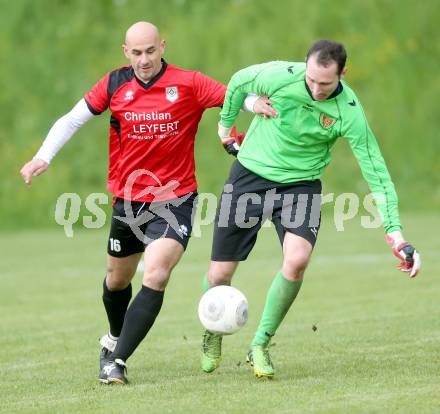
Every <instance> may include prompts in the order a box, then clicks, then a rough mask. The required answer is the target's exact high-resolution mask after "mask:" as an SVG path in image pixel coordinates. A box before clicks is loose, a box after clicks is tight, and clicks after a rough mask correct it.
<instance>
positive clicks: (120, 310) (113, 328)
mask: <svg viewBox="0 0 440 414" xmlns="http://www.w3.org/2000/svg"><path fill="white" fill-rule="evenodd" d="M130 299H131V283H130V284H129V285H128V286H127V287H126V288H125V289H122V290H113V291H111V290H109V289H108V287H107V284H106V283H105V279H104V285H103V293H102V301H103V302H104V307H105V311H106V312H107V318H108V323H109V324H110V333H111V335H112V336H115V337H118V336H119V335H120V334H121V330H122V325H123V323H124V317H125V312H126V311H127V307H128V304H129V303H130Z"/></svg>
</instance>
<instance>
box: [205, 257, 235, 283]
mask: <svg viewBox="0 0 440 414" xmlns="http://www.w3.org/2000/svg"><path fill="white" fill-rule="evenodd" d="M236 267H237V266H236V264H235V263H229V262H215V263H211V266H210V267H209V270H208V282H209V285H210V286H218V285H229V284H230V283H231V279H232V276H233V275H234V271H235V269H236Z"/></svg>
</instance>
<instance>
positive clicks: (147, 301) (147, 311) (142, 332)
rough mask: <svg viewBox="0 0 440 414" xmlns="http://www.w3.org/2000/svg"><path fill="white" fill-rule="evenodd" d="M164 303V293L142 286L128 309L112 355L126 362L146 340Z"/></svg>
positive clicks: (113, 357) (112, 357)
mask: <svg viewBox="0 0 440 414" xmlns="http://www.w3.org/2000/svg"><path fill="white" fill-rule="evenodd" d="M162 302H163V292H160V291H158V290H153V289H150V288H148V287H146V286H142V288H141V290H140V291H139V293H138V294H137V295H136V297H135V298H134V299H133V302H132V303H131V305H130V307H129V308H128V309H127V312H126V314H125V319H124V325H123V327H122V332H121V335H120V337H119V340H118V344H117V345H116V348H115V350H114V352H113V353H112V355H111V359H113V360H115V359H116V358H119V359H122V360H123V361H126V360H127V359H128V358H129V357H130V355H131V354H132V353H133V352H134V350H135V349H136V348H137V347H138V345H139V344H140V343H141V341H142V340H143V339H144V338H145V336H146V335H147V333H148V331H149V330H150V328H151V327H152V326H153V323H154V321H155V319H156V316H157V315H158V314H159V311H160V308H161V307H162Z"/></svg>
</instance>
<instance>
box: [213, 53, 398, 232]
mask: <svg viewBox="0 0 440 414" xmlns="http://www.w3.org/2000/svg"><path fill="white" fill-rule="evenodd" d="M305 69H306V64H305V63H302V62H281V61H275V62H269V63H263V64H260V65H254V66H250V67H248V68H245V69H242V70H240V71H239V72H237V73H236V74H235V75H234V76H233V77H232V78H231V80H230V82H229V84H228V89H227V93H226V97H225V101H224V105H223V109H222V111H221V114H220V117H221V119H220V123H221V124H222V125H223V126H225V127H231V126H232V125H233V124H234V121H235V119H236V117H237V115H238V113H239V111H240V108H241V107H242V105H243V101H244V99H245V98H246V96H247V94H250V93H255V94H258V95H266V96H269V97H270V99H271V101H272V104H273V107H274V108H275V109H276V110H277V112H278V117H277V118H268V119H264V118H262V117H259V116H256V117H255V118H254V119H253V121H252V123H251V125H250V127H249V129H248V131H247V133H246V138H245V140H244V142H243V144H242V146H241V148H240V151H239V153H238V160H239V161H240V163H241V164H242V165H243V166H245V167H246V168H247V169H249V170H250V171H252V172H254V173H255V174H257V175H259V176H261V177H264V178H266V179H268V180H271V181H274V182H277V183H292V182H297V181H303V180H314V179H317V178H320V177H321V175H322V173H323V171H324V169H325V167H326V166H327V165H328V164H329V162H330V159H331V149H332V147H333V145H334V144H335V142H336V139H337V138H339V137H344V138H346V139H347V140H348V142H349V144H350V147H351V149H352V151H353V153H354V155H355V157H356V159H357V161H358V163H359V166H360V168H361V171H362V175H363V177H364V178H365V180H366V181H367V183H368V185H369V187H370V190H371V192H372V193H373V194H374V198H375V201H376V204H377V206H378V208H379V211H380V213H381V216H382V219H383V222H384V227H385V230H386V231H387V232H390V231H393V230H400V229H401V225H400V220H399V212H398V207H397V195H396V191H395V189H394V185H393V182H392V181H391V177H390V175H389V173H388V170H387V167H386V165H385V161H384V159H383V157H382V155H381V153H380V150H379V146H378V144H377V142H376V138H375V137H374V135H373V133H372V131H371V129H370V127H369V125H368V122H367V119H366V117H365V114H364V111H363V109H362V106H361V104H360V102H359V100H358V98H357V97H356V95H355V93H354V92H353V90H352V89H351V88H350V87H349V86H348V85H347V84H346V83H345V82H344V81H341V82H340V84H339V86H338V89H337V90H336V91H335V93H334V94H333V95H332V96H330V97H329V98H328V99H326V100H324V101H316V100H314V99H313V98H312V97H311V95H310V94H309V91H308V89H307V86H306V82H305Z"/></svg>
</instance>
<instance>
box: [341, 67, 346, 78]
mask: <svg viewBox="0 0 440 414" xmlns="http://www.w3.org/2000/svg"><path fill="white" fill-rule="evenodd" d="M346 73H347V66H344V69H342V72H341V76H340V78H341V79H342V78H343V77H344V76H345V74H346Z"/></svg>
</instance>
